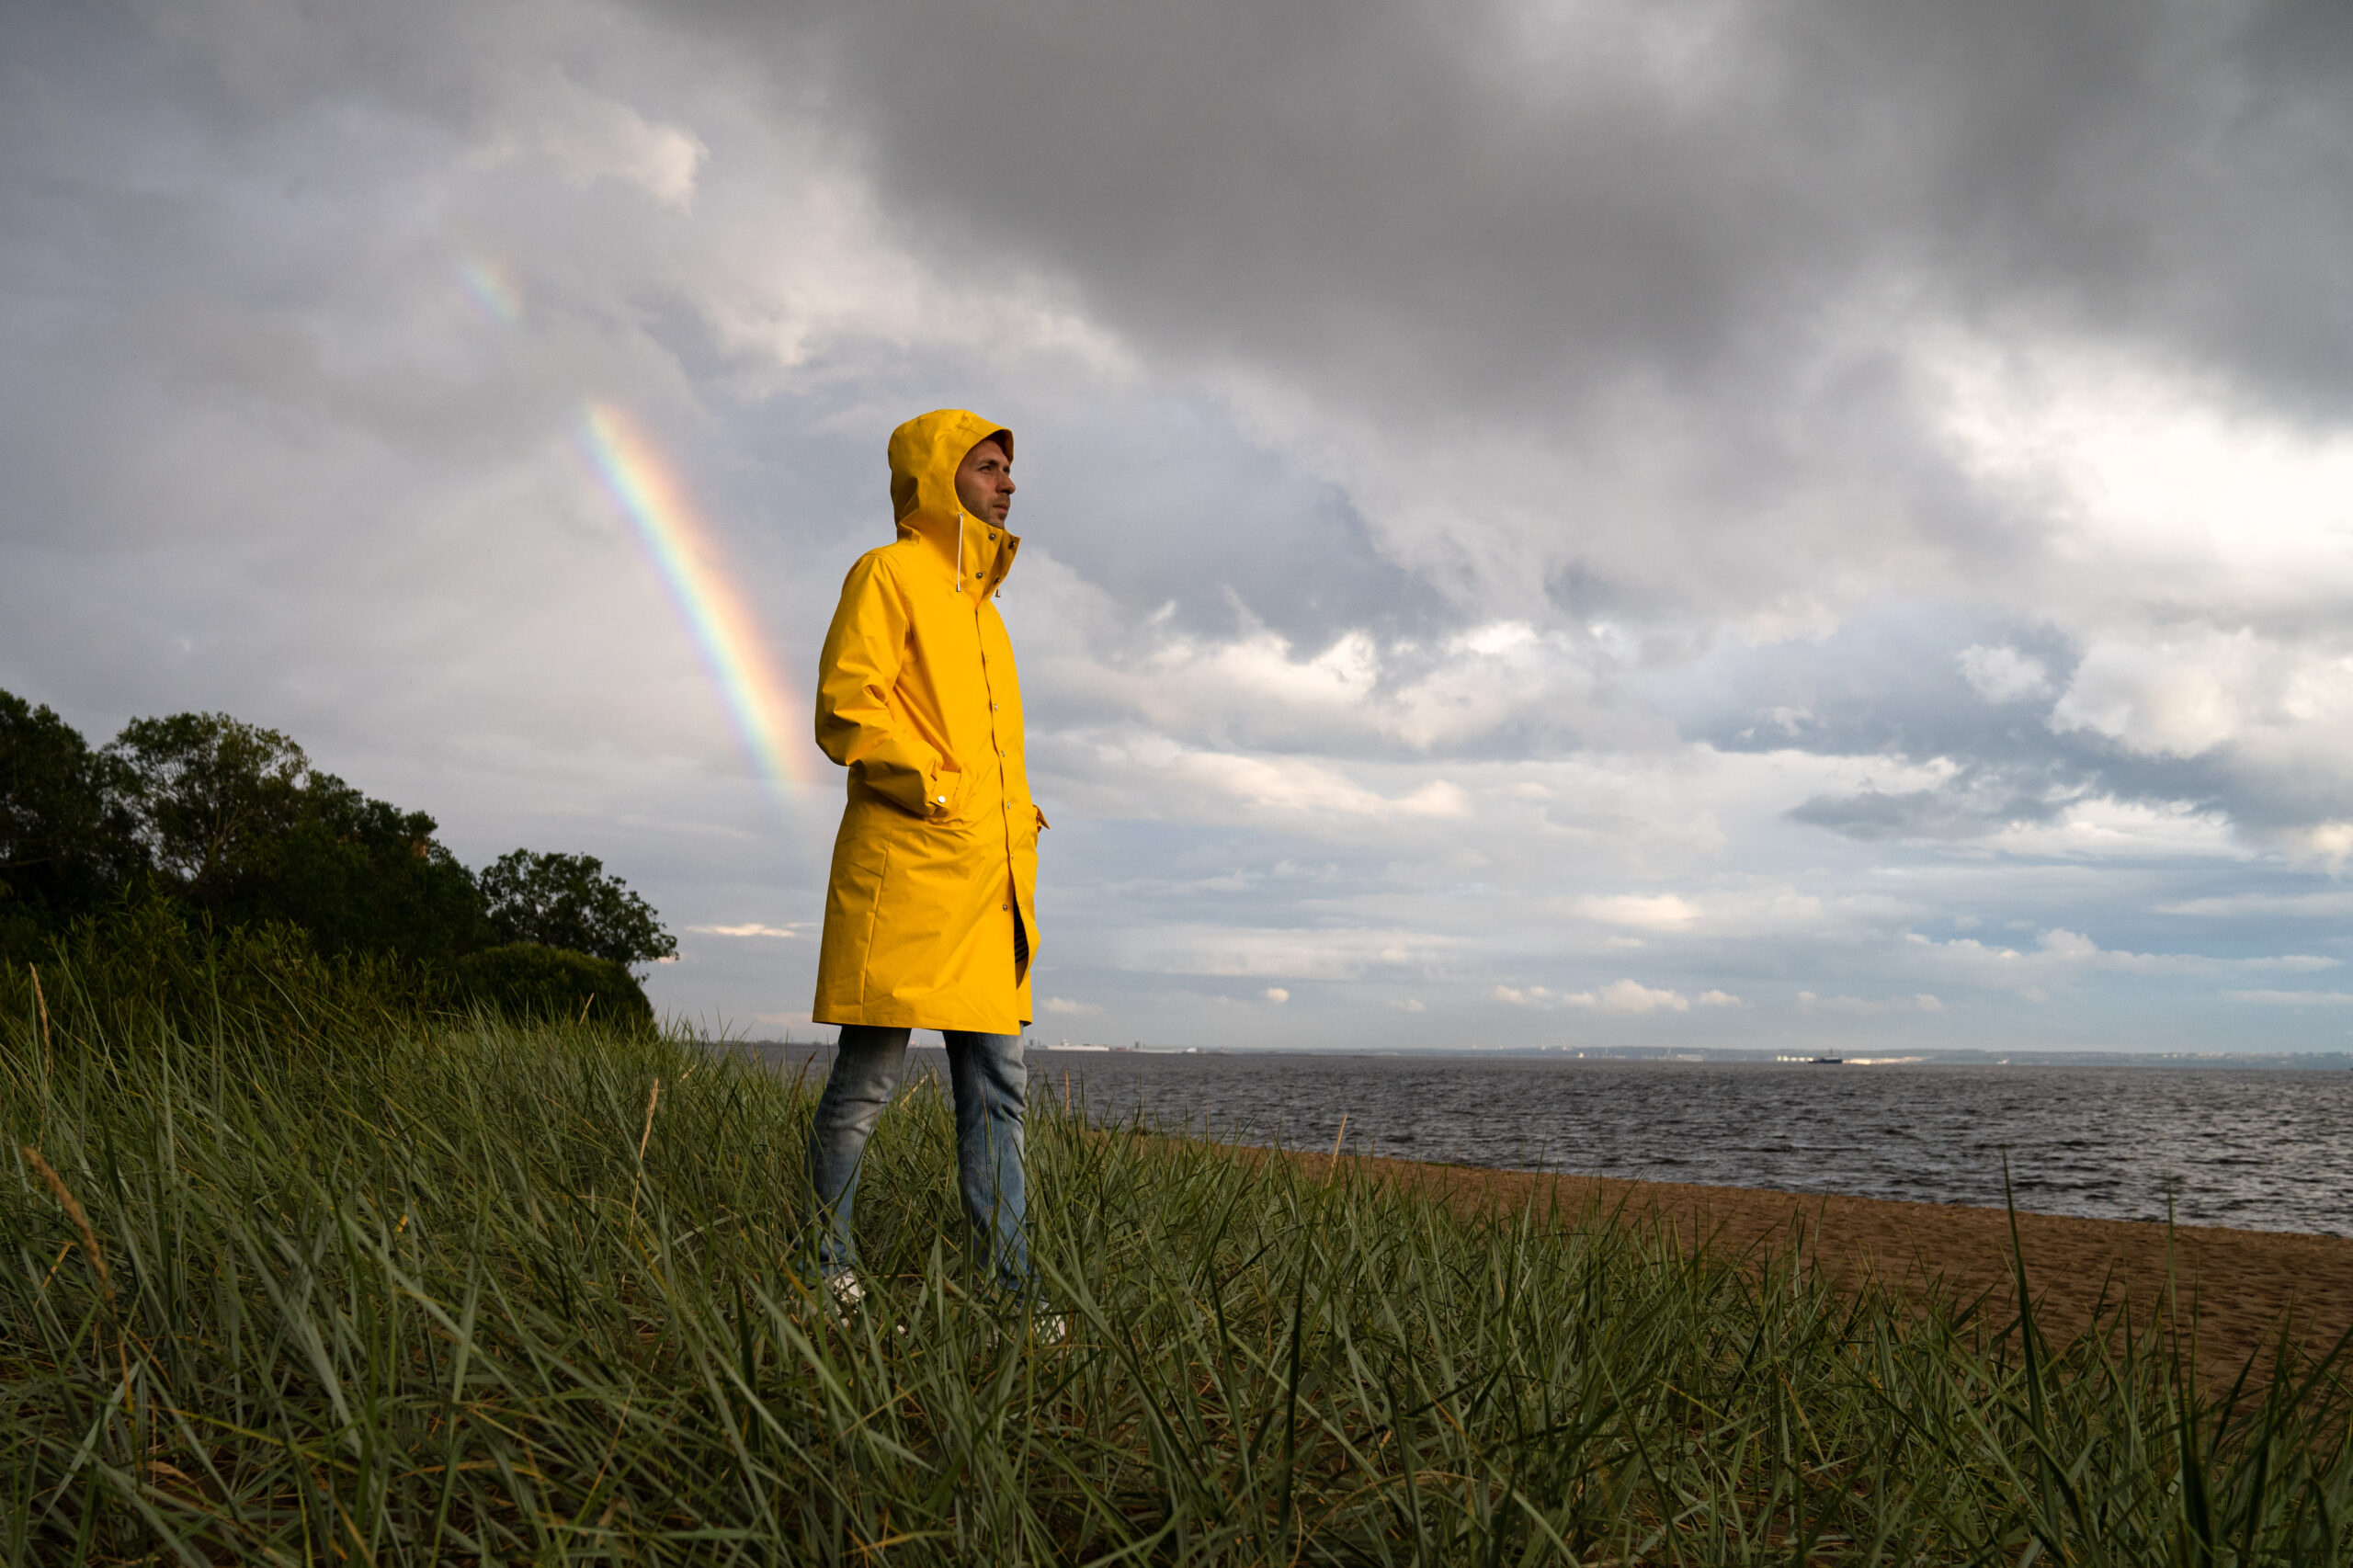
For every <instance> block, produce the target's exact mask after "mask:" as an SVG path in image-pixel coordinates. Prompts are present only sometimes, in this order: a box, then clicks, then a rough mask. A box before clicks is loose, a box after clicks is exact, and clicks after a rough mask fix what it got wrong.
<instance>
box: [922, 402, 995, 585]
mask: <svg viewBox="0 0 2353 1568" xmlns="http://www.w3.org/2000/svg"><path fill="white" fill-rule="evenodd" d="M990 437H996V438H997V439H998V440H999V441H1002V442H1003V443H1004V444H1005V455H1006V460H1008V461H1010V460H1012V457H1013V432H1012V431H1010V430H1008V429H1006V427H1005V426H1002V425H997V424H994V423H992V422H991V421H989V420H986V419H983V418H982V417H981V416H980V415H977V414H974V413H972V412H971V411H969V410H967V409H961V408H940V409H935V410H933V411H932V412H931V413H929V414H926V415H918V416H917V417H915V418H914V419H910V420H908V421H907V422H906V423H905V424H904V425H902V426H899V427H898V428H897V429H896V430H893V431H892V432H891V449H890V457H891V510H892V515H893V516H894V517H897V518H898V523H899V536H900V537H901V538H902V539H912V540H919V541H921V542H922V543H923V544H925V545H926V546H928V547H929V548H930V550H931V551H933V552H935V553H937V554H938V556H939V558H940V560H941V562H943V563H944V564H945V565H946V566H947V567H948V569H949V572H951V573H952V574H954V581H955V583H956V586H957V589H958V591H959V592H961V593H965V594H973V595H978V596H979V597H987V596H988V595H989V594H992V593H994V592H995V591H996V585H997V584H999V583H1000V582H1002V581H1004V579H1005V574H1006V572H1007V571H1009V570H1011V569H1012V565H1013V555H1014V551H1016V550H1017V548H1018V547H1019V545H1020V543H1021V540H1019V539H1018V538H1017V536H1016V535H1014V534H1013V533H1012V532H1011V531H1009V530H1008V529H1006V528H1002V527H1000V526H998V525H997V524H995V523H991V522H988V521H986V520H985V519H983V518H980V517H973V516H972V515H971V514H970V513H969V512H967V511H965V509H964V503H963V502H962V501H961V500H960V499H959V498H958V497H957V494H956V470H957V469H958V468H959V467H961V465H962V463H963V461H964V454H966V453H967V452H969V451H971V450H972V449H973V448H974V447H977V446H979V445H980V444H981V443H982V442H983V441H985V440H987V439H989V438H990Z"/></svg>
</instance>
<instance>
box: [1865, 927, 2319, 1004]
mask: <svg viewBox="0 0 2353 1568" xmlns="http://www.w3.org/2000/svg"><path fill="white" fill-rule="evenodd" d="M1906 941H1907V943H1908V944H1909V945H1910V946H1911V947H1912V949H1914V950H1915V951H1917V952H1919V953H1921V954H1922V955H1923V956H1924V957H1926V958H1927V960H1929V961H1930V963H1931V965H1932V967H1934V968H1936V969H1938V970H1941V971H1946V972H1949V973H1950V974H1952V975H1953V976H1954V977H1955V978H1956V979H1958V980H1961V981H1962V982H1963V983H1969V984H1974V985H1982V986H1984V987H1986V988H1987V989H1990V990H2006V991H2013V992H2016V993H2018V994H2020V995H2025V996H2028V997H2029V1000H2035V1001H2040V1000H2046V999H2047V997H2048V988H2049V987H2051V986H2052V985H2054V984H2063V983H2075V982H2077V981H2080V980H2081V979H2083V978H2084V977H2085V976H2086V975H2093V974H2135V975H2224V974H2251V973H2289V974H2309V973H2314V972H2317V971H2323V970H2330V969H2336V968H2337V967H2339V966H2340V964H2341V963H2342V961H2343V960H2339V959H2335V958H2330V957H2327V956H2325V955H2322V954H2317V953H2281V954H2277V955H2268V956H2261V957H2255V958H2243V959H2217V958H2209V957H2206V956H2204V955H2202V954H2199V953H2136V952H2130V951H2125V950H2122V949H2108V948H2102V947H2101V946H2100V945H2099V944H2098V943H2097V942H2095V941H2094V940H2092V938H2090V937H2086V936H2085V935H2084V934H2083V933H2081V932H2079V931H2070V930H2067V929H2066V928H2065V927H2063V926H2053V927H2052V928H2050V929H2047V930H2045V931H2042V932H2041V933H2040V934H2039V935H2038V936H2037V937H2036V938H2035V946H2034V947H2033V949H2029V950H2025V951H2021V950H2019V949H2014V948H1997V947H1991V946H1988V945H1987V944H1985V943H1984V942H1981V941H1979V940H1977V938H1975V937H1954V938H1952V939H1951V940H1949V941H1944V942H1938V941H1935V940H1933V939H1931V938H1929V937H1924V936H1922V935H1920V934H1919V933H1918V932H1914V933H1911V934H1910V935H1909V936H1908V937H1907V938H1906Z"/></svg>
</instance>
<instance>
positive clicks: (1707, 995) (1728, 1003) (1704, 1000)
mask: <svg viewBox="0 0 2353 1568" xmlns="http://www.w3.org/2000/svg"><path fill="white" fill-rule="evenodd" d="M1691 1003H1692V1006H1697V1007H1745V1006H1748V1004H1747V1003H1745V1002H1744V1001H1742V1000H1741V999H1740V998H1739V997H1737V996H1735V995H1733V994H1732V993H1731V992H1729V991H1717V990H1712V989H1711V990H1707V991H1702V992H1700V993H1699V994H1698V995H1697V996H1694V997H1693V998H1691Z"/></svg>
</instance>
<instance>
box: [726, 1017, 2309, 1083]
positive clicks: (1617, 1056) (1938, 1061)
mask: <svg viewBox="0 0 2353 1568" xmlns="http://www.w3.org/2000/svg"><path fill="white" fill-rule="evenodd" d="M822 1027H823V1026H816V1027H814V1028H812V1029H811V1031H810V1033H811V1035H812V1036H814V1035H815V1033H816V1032H817V1028H822ZM1029 1038H1030V1044H1029V1052H1030V1054H1032V1055H1039V1056H1084V1057H1086V1058H1088V1059H1090V1060H1099V1059H1100V1058H1102V1057H1104V1056H1106V1055H1109V1056H1284V1057H1300V1056H1332V1057H1362V1058H1375V1057H1381V1058H1411V1059H1413V1060H1415V1061H1421V1062H1563V1063H1573V1062H1585V1063H1588V1064H1598V1065H1605V1066H1607V1065H1618V1066H1651V1067H1695V1066H1697V1067H1740V1066H1752V1067H1790V1068H1797V1067H1808V1068H1813V1067H1823V1066H1841V1067H2188V1068H2238V1069H2246V1068H2265V1069H2284V1070H2287V1071H2290V1072H2303V1073H2329V1072H2346V1071H2348V1070H2353V1051H1977V1050H1954V1051H1903V1052H1900V1053H1899V1052H1895V1051H1858V1052H1856V1053H1854V1054H1845V1053H1844V1052H1838V1051H1832V1050H1831V1049H1828V1048H1825V1049H1824V1051H1821V1052H1819V1053H1817V1054H1819V1055H1824V1056H1827V1055H1832V1054H1837V1055H1838V1056H1839V1058H1840V1059H1839V1060H1838V1061H1836V1062H1820V1061H1817V1060H1816V1059H1815V1057H1814V1056H1813V1055H1801V1054H1799V1053H1798V1052H1796V1051H1791V1050H1790V1049H1788V1048H1780V1049H1776V1050H1767V1049H1764V1048H1761V1047H1758V1048H1733V1047H1722V1048H1714V1049H1709V1050H1704V1051H1674V1050H1665V1049H1651V1048H1648V1047H1621V1048H1615V1049H1602V1050H1597V1051H1568V1050H1562V1049H1557V1048H1549V1047H1541V1046H1468V1045H1465V1046H1426V1047H1421V1048H1411V1047H1402V1048H1399V1049H1396V1050H1381V1051H1367V1050H1363V1049H1359V1048H1353V1047H1346V1046H1310V1045H1302V1046H1284V1047H1248V1046H1210V1045H1097V1044H1092V1043H1087V1044H1079V1043H1073V1044H1070V1045H1063V1044H1062V1043H1060V1042H1059V1041H1055V1042H1049V1041H1046V1040H1042V1039H1040V1038H1038V1037H1036V1036H1032V1037H1029ZM700 1043H701V1044H702V1045H703V1046H705V1047H706V1048H707V1049H712V1050H719V1049H723V1048H726V1047H731V1046H732V1047H745V1046H748V1047H751V1048H754V1049H756V1050H758V1051H830V1050H832V1049H833V1042H832V1041H831V1040H818V1039H813V1038H811V1039H794V1040H766V1039H763V1040H713V1039H706V1040H702V1041H701V1042H700ZM914 1049H915V1050H917V1051H926V1050H928V1051H938V1050H939V1049H940V1042H939V1040H938V1036H936V1035H932V1034H930V1033H929V1031H919V1032H918V1033H917V1034H916V1036H915V1040H914ZM1847 1049H1848V1050H1852V1048H1847Z"/></svg>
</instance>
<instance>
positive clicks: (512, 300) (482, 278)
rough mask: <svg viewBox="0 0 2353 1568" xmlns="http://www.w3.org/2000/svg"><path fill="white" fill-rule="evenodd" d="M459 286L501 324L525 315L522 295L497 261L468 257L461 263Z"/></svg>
mask: <svg viewBox="0 0 2353 1568" xmlns="http://www.w3.org/2000/svg"><path fill="white" fill-rule="evenodd" d="M457 270H458V287H459V289H460V290H462V291H463V292H464V294H465V296H466V298H467V299H468V300H470V301H472V303H473V306H474V308H475V309H476V310H478V311H480V312H482V313H483V315H486V316H488V317H490V318H491V319H492V320H493V321H495V322H498V323H500V324H502V325H506V326H513V325H514V324H516V323H517V322H518V321H520V320H522V319H523V295H522V292H521V290H517V288H516V287H515V280H514V279H513V278H510V277H508V276H507V274H506V268H505V267H501V266H499V265H498V263H496V262H494V261H485V260H480V259H469V260H466V261H461V262H460V263H458V268H457Z"/></svg>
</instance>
